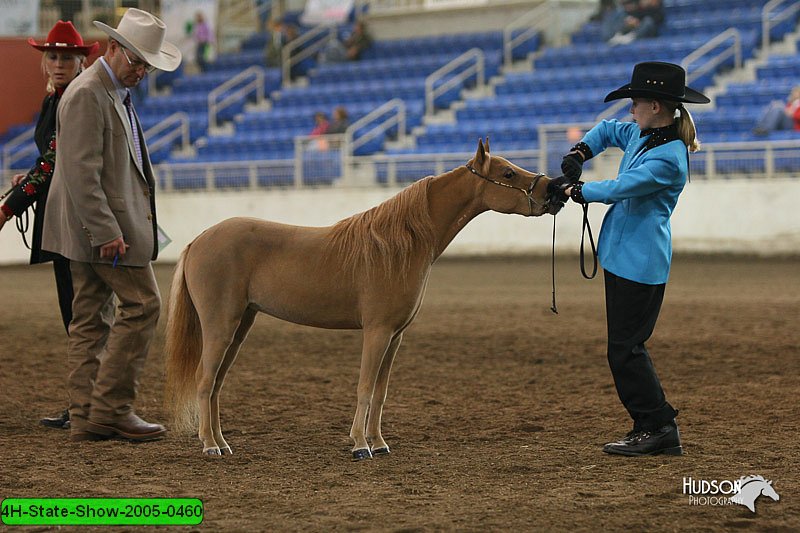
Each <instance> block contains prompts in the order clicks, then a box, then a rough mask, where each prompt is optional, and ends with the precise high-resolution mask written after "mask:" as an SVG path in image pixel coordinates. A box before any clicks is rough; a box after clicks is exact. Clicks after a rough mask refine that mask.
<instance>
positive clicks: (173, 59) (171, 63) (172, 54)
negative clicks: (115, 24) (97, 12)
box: [94, 20, 182, 72]
mask: <svg viewBox="0 0 800 533" xmlns="http://www.w3.org/2000/svg"><path fill="white" fill-rule="evenodd" d="M94 25H95V26H96V27H97V28H99V29H100V30H102V31H103V32H105V33H107V34H108V36H109V37H111V38H112V39H114V40H115V41H119V43H120V44H121V45H122V46H124V47H125V48H127V49H129V50H130V51H132V52H133V53H135V54H136V55H137V56H139V57H140V58H142V59H144V60H145V61H147V63H148V64H150V65H152V66H154V67H156V68H157V69H159V70H164V71H167V72H172V71H174V70H175V69H177V68H178V67H179V66H180V64H181V59H182V54H181V51H180V50H179V49H178V47H177V46H175V45H174V44H172V43H171V42H169V41H167V40H164V41H162V43H161V50H159V51H158V53H156V54H153V53H151V52H147V51H145V50H142V49H141V48H140V47H139V46H137V45H136V44H134V43H133V42H131V41H130V40H129V39H128V38H127V37H125V36H124V35H122V34H120V33H119V32H118V31H117V30H116V29H115V28H112V27H111V26H109V25H108V24H105V23H103V22H100V21H99V20H95V21H94Z"/></svg>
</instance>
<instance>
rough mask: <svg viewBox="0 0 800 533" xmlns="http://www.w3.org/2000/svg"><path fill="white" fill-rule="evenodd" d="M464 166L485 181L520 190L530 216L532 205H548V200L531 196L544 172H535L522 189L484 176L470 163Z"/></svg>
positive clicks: (545, 206)
mask: <svg viewBox="0 0 800 533" xmlns="http://www.w3.org/2000/svg"><path fill="white" fill-rule="evenodd" d="M464 166H465V167H467V170H469V171H470V172H472V173H473V174H475V175H476V176H478V177H479V178H481V179H485V180H486V181H489V182H491V183H494V184H495V185H500V186H501V187H507V188H509V189H516V190H518V191H520V192H521V193H522V194H524V195H525V198H527V199H528V208H529V209H530V213H529V214H530V215H531V216H532V215H533V206H534V205H538V206H539V207H544V208H547V207H549V205H550V203H549V201H548V200H545V202H544V203H541V202H537V201H536V199H534V197H533V190H534V189H535V188H536V184H537V183H539V180H540V179H542V178H543V177H544V176H546V174H542V173H541V172H538V173H536V174H535V175H534V177H533V181H531V184H530V186H529V187H528V188H527V189H523V188H522V187H517V186H515V185H510V184H508V183H503V182H502V181H497V180H495V179H492V178H490V177H489V176H484V175H483V174H481V173H480V172H478V171H477V170H475V169H474V168H473V167H472V166H471V165H464Z"/></svg>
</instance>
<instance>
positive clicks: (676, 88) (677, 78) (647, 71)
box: [603, 61, 711, 104]
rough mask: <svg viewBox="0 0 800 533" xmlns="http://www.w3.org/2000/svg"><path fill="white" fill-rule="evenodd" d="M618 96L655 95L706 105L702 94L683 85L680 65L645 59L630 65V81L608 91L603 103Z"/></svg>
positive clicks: (684, 74)
mask: <svg viewBox="0 0 800 533" xmlns="http://www.w3.org/2000/svg"><path fill="white" fill-rule="evenodd" d="M620 98H655V99H663V100H670V101H673V102H686V103H688V104H707V103H709V102H710V101H711V100H709V99H708V98H707V97H706V96H705V95H704V94H702V93H700V92H698V91H695V90H694V89H692V88H690V87H687V86H686V71H685V70H683V67H681V66H680V65H675V64H673V63H663V62H661V61H646V62H644V63H638V64H637V65H636V66H635V67H633V74H632V75H631V82H630V83H628V84H627V85H623V86H622V87H620V88H619V89H617V90H616V91H611V92H610V93H608V95H607V96H606V98H605V100H603V101H604V102H610V101H611V100H619V99H620Z"/></svg>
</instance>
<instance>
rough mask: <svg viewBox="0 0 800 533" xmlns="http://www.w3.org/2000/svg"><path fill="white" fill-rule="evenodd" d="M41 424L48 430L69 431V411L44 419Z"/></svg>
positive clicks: (40, 421)
mask: <svg viewBox="0 0 800 533" xmlns="http://www.w3.org/2000/svg"><path fill="white" fill-rule="evenodd" d="M39 423H40V424H41V425H43V426H45V427H48V428H53V429H69V426H70V424H69V409H64V412H63V413H61V414H60V415H58V416H53V417H47V418H42V419H41V420H39Z"/></svg>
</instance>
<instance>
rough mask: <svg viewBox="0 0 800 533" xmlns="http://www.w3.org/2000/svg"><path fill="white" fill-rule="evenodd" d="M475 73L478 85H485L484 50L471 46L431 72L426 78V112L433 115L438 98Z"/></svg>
mask: <svg viewBox="0 0 800 533" xmlns="http://www.w3.org/2000/svg"><path fill="white" fill-rule="evenodd" d="M471 61H474V63H473V64H472V65H470V66H468V67H466V68H465V69H464V70H462V71H461V72H460V73H458V74H455V75H453V76H451V77H450V78H448V79H447V80H446V81H444V82H443V83H441V84H440V85H438V86H436V83H437V82H438V81H440V80H443V79H444V78H445V77H446V76H447V75H448V74H450V73H451V72H453V71H454V70H456V69H457V68H459V67H462V66H463V65H465V64H467V63H469V62H471ZM473 74H474V75H476V76H477V81H476V84H477V86H478V87H480V86H483V85H484V83H485V79H486V61H485V58H484V54H483V50H481V49H480V48H471V49H469V50H467V51H466V52H464V53H463V54H461V55H460V56H458V57H457V58H455V59H453V60H452V61H450V62H449V63H447V64H446V65H444V66H443V67H441V68H440V69H438V70H436V71H435V72H433V73H431V74H429V75H428V77H427V78H425V114H426V115H433V114H434V113H435V111H436V107H435V106H436V98H437V97H439V96H441V95H442V94H444V93H446V92H447V91H449V90H450V89H453V88H455V87H458V86H460V85H461V84H463V83H464V82H465V81H466V80H467V79H468V78H469V77H470V76H472V75H473Z"/></svg>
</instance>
